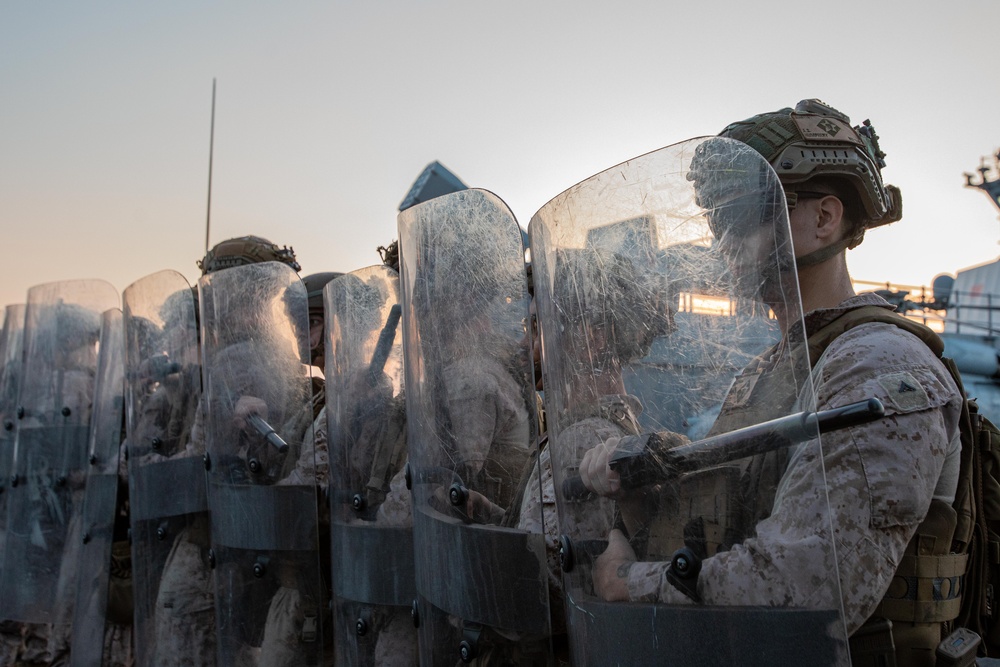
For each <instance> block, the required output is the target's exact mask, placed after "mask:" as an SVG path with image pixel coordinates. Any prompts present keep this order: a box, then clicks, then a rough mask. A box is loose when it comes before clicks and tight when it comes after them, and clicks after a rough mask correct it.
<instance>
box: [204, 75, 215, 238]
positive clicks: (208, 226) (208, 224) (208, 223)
mask: <svg viewBox="0 0 1000 667" xmlns="http://www.w3.org/2000/svg"><path fill="white" fill-rule="evenodd" d="M214 150H215V77H212V129H211V131H210V132H209V138H208V206H207V209H208V210H207V212H206V214H205V254H208V237H209V232H210V230H211V228H212V154H213V152H214Z"/></svg>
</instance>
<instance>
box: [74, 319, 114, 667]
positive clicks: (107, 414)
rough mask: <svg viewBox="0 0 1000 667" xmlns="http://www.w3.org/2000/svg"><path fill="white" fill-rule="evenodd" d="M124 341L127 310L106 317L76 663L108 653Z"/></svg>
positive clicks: (91, 458)
mask: <svg viewBox="0 0 1000 667" xmlns="http://www.w3.org/2000/svg"><path fill="white" fill-rule="evenodd" d="M123 356H124V341H123V337H122V311H120V310H118V309H117V308H114V309H112V310H108V311H106V312H105V313H104V314H103V315H102V317H101V338H100V346H99V352H98V357H97V378H96V384H95V389H94V407H93V410H92V415H91V420H90V446H89V451H88V455H87V483H86V493H85V496H84V500H83V526H82V528H81V532H82V536H81V538H80V542H81V545H80V547H79V572H78V575H77V581H76V604H75V606H74V608H73V630H72V647H73V651H72V653H71V654H70V660H71V663H70V664H72V665H80V666H81V667H84V666H86V665H100V664H102V661H103V656H104V636H105V625H106V623H108V622H109V617H108V584H109V582H110V579H111V543H112V541H113V540H114V529H115V515H116V509H117V502H116V501H117V499H118V453H119V451H120V448H121V447H120V446H121V442H122V426H123V424H124V421H123V420H124V411H125V406H124V386H125V383H124V380H125V370H124V366H123Z"/></svg>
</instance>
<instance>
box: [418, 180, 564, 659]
mask: <svg viewBox="0 0 1000 667" xmlns="http://www.w3.org/2000/svg"><path fill="white" fill-rule="evenodd" d="M399 238H400V242H399V245H400V254H401V257H402V274H401V276H402V293H403V324H404V327H403V332H404V338H403V344H404V354H405V358H406V413H407V433H408V445H409V459H410V460H409V466H410V481H411V484H412V491H413V494H412V500H413V534H414V544H415V550H414V554H415V558H416V563H415V564H416V573H417V592H418V594H419V602H418V605H417V607H418V608H417V610H416V612H417V621H418V623H419V633H420V637H419V639H420V651H421V664H425V665H426V664H433V665H454V664H456V662H457V661H459V660H462V661H465V662H474V661H477V660H478V661H481V662H482V663H483V664H486V663H489V664H492V663H493V662H494V661H496V662H501V663H509V664H545V663H547V662H548V661H549V660H550V655H551V653H550V647H549V641H548V636H549V634H550V631H549V628H550V623H549V604H548V601H549V595H548V587H547V578H548V568H547V566H546V544H545V536H544V534H543V532H542V529H541V517H540V507H539V504H538V503H537V502H532V500H533V499H532V498H530V497H528V496H527V495H525V494H524V492H523V490H524V488H525V487H526V485H527V480H528V479H529V478H530V477H531V475H532V472H533V470H534V469H535V461H536V459H535V457H534V456H533V451H534V449H535V445H536V437H537V436H536V434H537V423H536V416H535V415H536V410H535V400H536V399H535V393H534V382H533V381H532V365H531V361H530V346H529V345H528V340H527V333H526V332H527V322H528V305H529V302H528V291H527V287H526V284H527V281H526V278H525V270H524V252H523V248H522V246H521V236H520V230H519V227H518V225H517V221H516V220H515V219H514V216H513V214H512V213H511V212H510V209H508V208H507V206H506V205H505V204H504V203H503V202H502V201H501V200H500V199H499V198H498V197H496V196H495V195H493V194H492V193H489V192H486V191H483V190H466V191H463V192H459V193H455V194H451V195H447V196H443V197H439V198H436V199H433V200H431V201H428V202H425V203H423V204H420V205H418V206H414V207H412V208H410V209H407V210H406V211H403V212H402V213H400V215H399ZM522 507H527V508H528V510H527V511H523V510H522Z"/></svg>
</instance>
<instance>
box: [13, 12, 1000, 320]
mask: <svg viewBox="0 0 1000 667" xmlns="http://www.w3.org/2000/svg"><path fill="white" fill-rule="evenodd" d="M929 4H930V5H931V6H932V7H934V8H924V4H923V3H920V4H918V5H914V4H913V3H904V2H893V1H886V2H871V1H868V2H852V1H846V2H837V3H815V2H779V1H760V2H746V1H743V2H728V1H722V2H704V3H686V2H685V3H681V2H664V1H662V0H660V1H657V2H625V1H621V2H602V3H598V2H590V1H580V2H545V1H544V0H534V1H532V2H525V1H520V0H506V1H503V2H488V3H487V2H476V1H472V0H465V1H464V2H458V1H454V2H453V1H437V0H423V1H421V0H411V1H410V2H401V1H389V0H386V1H383V0H370V1H368V2H360V1H359V2H284V3H263V2H228V1H220V2H205V3H199V2H188V1H183V0H181V1H174V2H158V3H152V2H138V3H137V2H103V1H93V2H82V3H68V2H59V3H56V2H48V1H45V0H42V1H38V2H27V1H22V2H17V1H15V0H6V1H4V2H0V230H2V232H3V236H4V238H5V240H6V244H5V253H4V257H3V260H2V262H0V279H2V280H0V305H2V304H6V303H15V302H21V301H23V300H24V298H25V293H26V291H27V289H28V288H29V287H30V286H32V285H35V284H39V283H44V282H49V281H53V280H61V279H69V278H101V279H104V280H107V281H109V282H111V283H112V284H113V285H114V286H115V287H116V288H117V289H118V290H119V291H122V290H124V289H125V288H126V287H127V286H128V285H129V284H130V283H131V282H133V281H135V280H137V279H139V278H141V277H142V276H145V275H147V274H149V273H153V272H155V271H158V270H160V269H167V268H171V269H176V270H178V271H181V272H182V273H183V274H185V275H186V276H187V277H188V278H189V279H190V280H192V281H194V280H195V279H196V278H197V276H198V270H197V268H196V267H195V260H197V259H199V258H200V257H201V256H202V255H203V254H204V249H205V248H204V243H205V218H206V199H207V180H208V147H209V120H210V110H211V91H212V79H213V77H215V78H217V81H218V98H217V106H216V124H215V156H214V182H213V192H212V234H211V238H212V242H213V243H214V242H217V241H220V240H222V239H224V238H228V237H232V236H237V235H242V234H247V233H255V234H258V235H262V236H265V237H268V238H270V239H271V240H272V241H274V242H276V243H278V244H279V245H286V244H287V245H291V246H293V247H294V248H295V251H296V253H297V254H298V257H299V260H300V261H301V263H302V265H303V275H305V274H308V273H312V272H317V271H330V270H336V271H350V270H353V269H357V268H361V267H363V266H366V265H369V264H374V263H377V262H378V261H379V260H378V255H377V254H376V252H375V248H376V246H378V245H380V244H386V243H388V242H389V241H391V240H392V239H393V238H395V236H396V231H395V230H396V212H397V211H396V209H397V206H398V205H399V203H400V201H401V200H402V198H403V196H404V195H405V194H406V192H407V190H408V188H409V187H410V184H411V183H412V182H413V180H414V178H416V176H417V175H418V173H419V172H420V171H421V169H423V167H424V166H425V165H426V164H427V163H429V162H431V161H433V160H439V161H440V162H442V163H443V164H444V165H445V166H447V167H448V168H449V169H451V170H452V171H453V172H455V173H456V174H457V175H458V176H459V177H460V178H462V180H464V181H465V182H466V183H467V184H469V185H470V186H473V187H483V188H486V189H489V190H491V191H493V192H495V193H496V194H497V195H499V196H500V197H501V198H503V199H504V200H505V201H506V202H507V204H508V205H509V206H510V207H511V208H512V210H513V211H514V213H515V214H516V215H517V217H518V219H519V221H520V222H521V224H522V226H527V224H528V221H529V220H530V218H531V216H532V214H533V213H534V212H535V211H536V210H537V209H538V208H539V207H541V206H542V205H543V204H544V203H545V202H546V201H548V200H549V199H550V198H552V197H554V196H555V195H557V194H559V193H560V192H561V191H562V190H564V189H566V188H567V187H569V186H571V185H573V184H574V183H576V182H578V181H580V180H582V179H584V178H587V177H588V176H590V175H592V174H594V173H596V172H598V171H600V170H602V169H605V168H608V167H611V166H613V165H615V164H617V163H619V162H622V161H623V160H627V159H629V158H631V157H634V156H636V155H639V154H642V153H646V152H648V151H651V150H654V149H656V148H659V147H662V146H666V145H668V144H672V143H675V142H677V141H681V140H684V139H687V138H690V137H695V136H700V135H707V134H715V133H716V132H718V131H719V130H720V129H722V127H724V126H725V125H726V124H727V123H729V122H730V121H733V120H739V119H742V118H745V117H747V116H750V115H752V114H754V113H757V112H762V111H771V110H775V109H777V108H780V107H783V106H793V105H794V104H795V103H796V102H797V101H798V100H800V99H802V98H806V97H819V98H821V99H823V100H825V101H826V102H828V103H830V104H832V105H833V106H835V107H837V108H839V109H840V110H842V111H843V112H845V113H847V114H848V115H850V117H851V120H852V121H853V122H854V123H860V122H861V121H862V120H864V119H865V118H870V119H871V120H872V122H873V124H874V125H875V128H876V130H877V131H878V133H879V135H880V137H881V141H882V147H883V149H884V150H885V151H886V153H887V154H888V157H887V162H888V166H887V168H886V169H885V171H884V172H883V173H884V176H885V179H886V181H887V182H890V183H894V184H896V185H898V186H899V187H900V188H901V189H902V191H903V202H904V218H903V221H901V222H899V223H896V224H895V225H893V226H891V227H888V228H883V229H879V230H875V231H873V232H871V233H870V234H869V236H868V239H867V240H866V241H865V243H864V245H862V246H861V247H860V248H859V249H857V250H855V251H852V252H850V253H849V255H848V257H849V265H850V268H851V270H852V273H853V274H854V277H855V278H859V279H865V280H876V281H887V280H889V281H893V282H895V283H902V284H929V283H930V281H931V280H932V279H933V277H934V276H935V275H937V274H938V273H942V272H948V273H954V272H955V271H956V270H957V269H960V268H964V267H968V266H971V265H974V264H980V263H984V262H988V261H992V260H994V259H996V257H997V255H998V253H1000V250H998V246H997V241H998V239H1000V222H998V216H997V212H996V210H995V209H994V208H993V206H992V205H991V204H990V202H989V200H988V199H987V197H986V196H985V195H984V194H983V193H981V192H978V191H975V190H971V189H967V188H964V187H963V184H964V178H963V176H962V173H963V172H965V171H973V170H975V168H976V167H978V165H979V160H980V157H981V156H983V155H987V156H989V155H991V154H992V153H994V152H995V151H996V149H997V148H998V147H1000V85H998V84H997V83H996V79H995V78H994V77H995V76H996V71H995V60H996V48H997V39H996V30H997V26H998V25H1000V3H998V2H997V1H996V0H983V1H972V2H949V3H929Z"/></svg>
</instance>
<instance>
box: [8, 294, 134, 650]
mask: <svg viewBox="0 0 1000 667" xmlns="http://www.w3.org/2000/svg"><path fill="white" fill-rule="evenodd" d="M117 305H118V293H117V292H116V291H115V289H114V287H112V286H111V285H109V284H108V283H105V282H103V281H99V280H74V281H65V282H58V283H47V284H44V285H38V286H35V287H33V288H31V289H30V290H29V291H28V303H27V310H26V312H25V328H24V364H23V366H22V369H23V373H22V376H21V385H20V390H19V394H18V405H17V416H18V419H17V426H16V436H15V438H16V442H15V445H14V462H13V473H12V477H11V481H10V498H9V499H8V508H7V509H8V524H7V549H6V554H5V565H4V568H3V569H4V578H3V582H2V586H0V588H2V590H0V599H2V600H3V601H4V603H3V608H2V613H3V616H5V617H6V618H7V619H11V620H18V621H25V622H30V623H51V624H54V625H57V626H60V627H62V628H64V629H65V628H68V625H69V623H70V621H71V620H72V609H73V602H74V597H75V595H76V573H77V564H78V551H79V550H78V547H79V545H80V544H81V536H82V535H81V531H80V524H81V517H82V510H83V497H84V483H85V480H86V467H87V442H88V436H89V431H90V415H91V405H92V402H93V397H94V375H95V372H96V369H97V350H98V337H99V334H100V325H101V313H103V312H104V311H106V310H108V309H110V308H115V307H117ZM53 632H58V633H61V632H62V630H58V631H53Z"/></svg>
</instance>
